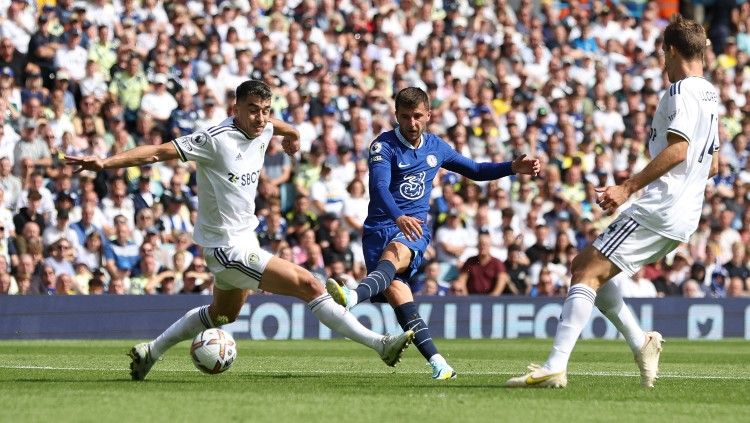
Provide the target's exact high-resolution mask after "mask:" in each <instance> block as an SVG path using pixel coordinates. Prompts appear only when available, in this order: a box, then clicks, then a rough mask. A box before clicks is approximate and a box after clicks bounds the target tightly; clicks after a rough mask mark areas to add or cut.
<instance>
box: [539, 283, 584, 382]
mask: <svg viewBox="0 0 750 423" xmlns="http://www.w3.org/2000/svg"><path fill="white" fill-rule="evenodd" d="M595 298H596V291H594V290H593V289H592V288H591V287H589V286H588V285H584V284H582V283H579V284H576V285H573V287H571V288H570V291H568V297H567V298H566V299H565V302H564V303H563V309H562V313H561V314H560V322H559V323H558V324H557V333H555V343H554V345H553V346H552V351H550V353H549V357H548V358H547V362H546V363H544V367H545V368H547V369H549V370H551V371H553V372H562V371H564V370H565V369H567V368H568V360H569V359H570V353H571V352H573V347H575V345H576V341H578V337H579V336H581V331H583V327H584V326H585V325H586V323H588V321H589V318H590V317H591V312H592V311H593V310H594V299H595Z"/></svg>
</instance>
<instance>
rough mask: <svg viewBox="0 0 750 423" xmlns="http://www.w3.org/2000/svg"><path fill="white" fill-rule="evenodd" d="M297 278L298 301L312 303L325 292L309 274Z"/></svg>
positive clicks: (318, 282)
mask: <svg viewBox="0 0 750 423" xmlns="http://www.w3.org/2000/svg"><path fill="white" fill-rule="evenodd" d="M297 278H298V280H297V286H298V290H299V295H298V296H299V298H300V299H302V300H305V301H312V300H313V299H315V298H317V297H319V296H320V295H322V294H323V293H324V292H325V290H324V289H323V285H322V284H321V283H320V281H318V280H317V279H316V278H315V276H313V275H312V274H311V273H310V272H305V273H304V274H301V275H298V276H297Z"/></svg>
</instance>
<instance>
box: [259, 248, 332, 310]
mask: <svg viewBox="0 0 750 423" xmlns="http://www.w3.org/2000/svg"><path fill="white" fill-rule="evenodd" d="M260 289H262V290H264V291H266V292H271V293H274V294H279V295H288V296H292V297H296V298H299V299H301V300H303V301H306V302H310V301H312V300H314V299H315V298H317V297H319V296H320V295H322V294H323V293H325V289H324V288H323V284H322V283H320V282H319V281H318V280H317V279H316V278H315V276H313V274H312V273H310V272H309V271H307V270H306V269H304V268H302V267H300V266H298V265H296V264H294V263H291V262H288V261H286V260H283V259H280V258H278V257H271V259H270V260H269V261H268V264H267V265H266V268H265V271H264V272H263V277H262V278H261V280H260Z"/></svg>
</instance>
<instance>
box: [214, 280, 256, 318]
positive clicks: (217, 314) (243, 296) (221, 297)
mask: <svg viewBox="0 0 750 423" xmlns="http://www.w3.org/2000/svg"><path fill="white" fill-rule="evenodd" d="M248 294H250V290H249V289H240V288H233V289H228V290H224V289H220V288H216V287H214V293H213V300H212V301H211V305H210V306H209V307H208V314H209V315H210V316H211V320H212V321H213V322H214V324H216V325H222V324H226V323H231V322H233V321H234V320H235V319H236V318H237V316H239V314H240V309H241V308H242V305H243V304H245V301H247V296H248ZM222 316H223V317H224V318H226V320H227V321H226V322H222V321H221V320H223V318H222Z"/></svg>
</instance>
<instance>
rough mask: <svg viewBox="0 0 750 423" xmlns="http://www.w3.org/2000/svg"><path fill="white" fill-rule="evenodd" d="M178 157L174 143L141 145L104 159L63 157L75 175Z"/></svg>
mask: <svg viewBox="0 0 750 423" xmlns="http://www.w3.org/2000/svg"><path fill="white" fill-rule="evenodd" d="M179 157H180V154H179V153H178V152H177V148H176V147H175V145H174V143H172V142H167V143H164V144H161V145H141V146H138V147H136V148H131V149H130V150H126V151H123V152H122V153H119V154H115V155H114V156H111V157H107V158H106V159H101V158H99V157H96V156H65V163H66V164H68V165H71V166H73V167H74V168H75V173H78V172H80V171H82V170H93V171H94V172H99V171H100V170H103V169H117V168H121V167H130V166H141V165H147V164H152V163H156V162H163V161H167V160H172V159H177V158H179Z"/></svg>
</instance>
